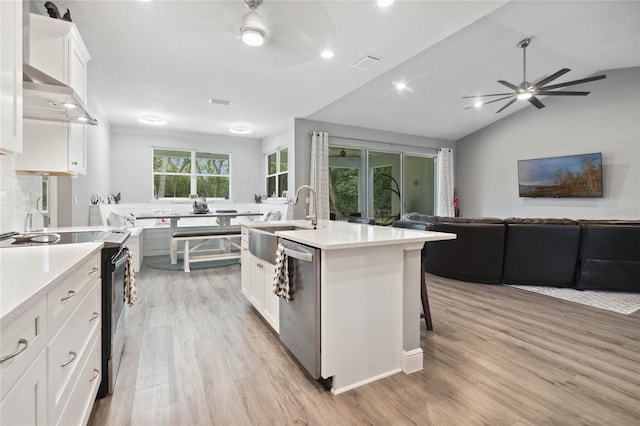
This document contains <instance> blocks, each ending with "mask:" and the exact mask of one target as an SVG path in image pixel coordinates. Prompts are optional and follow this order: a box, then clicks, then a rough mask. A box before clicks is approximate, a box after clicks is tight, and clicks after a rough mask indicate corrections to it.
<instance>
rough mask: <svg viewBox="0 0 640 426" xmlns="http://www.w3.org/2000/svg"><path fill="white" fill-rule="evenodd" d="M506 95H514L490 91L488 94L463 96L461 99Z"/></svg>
mask: <svg viewBox="0 0 640 426" xmlns="http://www.w3.org/2000/svg"><path fill="white" fill-rule="evenodd" d="M507 95H514V93H492V94H490V95H475V96H463V97H462V99H472V98H488V97H489V96H507Z"/></svg>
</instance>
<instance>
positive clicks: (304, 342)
mask: <svg viewBox="0 0 640 426" xmlns="http://www.w3.org/2000/svg"><path fill="white" fill-rule="evenodd" d="M278 243H279V244H282V245H283V246H284V249H285V254H286V255H287V259H288V264H289V282H290V284H291V285H293V286H295V287H294V294H293V299H292V300H291V301H290V302H287V301H286V300H284V299H280V340H281V341H282V343H284V345H285V346H286V347H287V349H289V351H290V352H291V353H292V354H293V356H294V357H295V358H296V359H297V360H298V362H299V363H300V364H301V365H302V366H303V367H304V368H305V369H306V370H307V372H308V373H309V374H311V376H312V377H313V378H314V379H320V249H317V248H315V247H310V246H307V245H304V244H300V243H295V242H293V241H290V240H286V239H284V238H279V239H278Z"/></svg>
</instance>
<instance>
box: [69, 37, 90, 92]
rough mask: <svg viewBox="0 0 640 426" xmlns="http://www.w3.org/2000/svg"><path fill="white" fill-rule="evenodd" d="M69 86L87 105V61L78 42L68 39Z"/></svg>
mask: <svg viewBox="0 0 640 426" xmlns="http://www.w3.org/2000/svg"><path fill="white" fill-rule="evenodd" d="M69 86H71V88H72V89H73V90H75V91H76V93H77V94H78V96H80V99H82V100H83V101H84V103H85V104H86V103H87V61H86V60H85V58H84V55H83V53H82V48H81V47H80V45H79V42H78V41H77V40H76V39H75V38H74V37H69Z"/></svg>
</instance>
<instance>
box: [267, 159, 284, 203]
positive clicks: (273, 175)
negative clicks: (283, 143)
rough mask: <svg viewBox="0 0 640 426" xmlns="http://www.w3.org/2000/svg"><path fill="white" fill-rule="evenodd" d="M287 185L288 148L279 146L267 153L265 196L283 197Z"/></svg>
mask: <svg viewBox="0 0 640 426" xmlns="http://www.w3.org/2000/svg"><path fill="white" fill-rule="evenodd" d="M288 187H289V149H288V148H281V149H279V150H277V151H276V152H272V153H271V154H268V155H267V196H268V197H270V198H280V197H284V196H285V195H286V194H283V193H284V192H286V191H287V189H288Z"/></svg>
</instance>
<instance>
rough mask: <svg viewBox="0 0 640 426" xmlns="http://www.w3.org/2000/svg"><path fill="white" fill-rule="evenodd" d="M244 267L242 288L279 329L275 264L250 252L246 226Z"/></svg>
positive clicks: (269, 321)
mask: <svg viewBox="0 0 640 426" xmlns="http://www.w3.org/2000/svg"><path fill="white" fill-rule="evenodd" d="M242 229H243V233H242V238H243V240H242V244H244V243H245V241H246V242H247V244H246V247H245V246H244V245H243V246H242V269H241V274H242V277H241V282H242V284H241V289H242V294H244V295H245V297H246V298H247V299H249V301H250V302H251V304H252V305H253V306H254V307H255V308H256V310H257V311H258V312H259V313H260V315H262V317H263V318H264V319H265V320H266V321H267V322H268V323H269V325H271V327H273V329H274V330H275V331H276V332H278V331H279V318H280V298H279V297H278V296H276V295H275V294H273V276H274V269H275V265H274V264H272V263H269V262H266V261H264V260H262V259H259V258H257V257H256V256H254V255H252V254H251V252H249V247H248V240H245V239H246V238H248V236H246V234H245V232H244V231H245V230H246V228H242Z"/></svg>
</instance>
